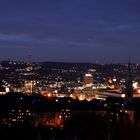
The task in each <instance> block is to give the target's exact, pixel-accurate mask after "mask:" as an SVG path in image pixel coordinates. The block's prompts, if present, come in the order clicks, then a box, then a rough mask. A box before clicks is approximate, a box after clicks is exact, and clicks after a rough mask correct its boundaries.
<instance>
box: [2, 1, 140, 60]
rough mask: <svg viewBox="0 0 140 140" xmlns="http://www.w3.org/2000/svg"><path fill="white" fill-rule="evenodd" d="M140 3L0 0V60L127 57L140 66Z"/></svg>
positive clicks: (119, 58) (125, 58) (122, 58)
mask: <svg viewBox="0 0 140 140" xmlns="http://www.w3.org/2000/svg"><path fill="white" fill-rule="evenodd" d="M139 5H140V2H139V0H133V1H132V0H113V1H112V0H59V1H58V0H40V1H39V0H28V1H27V0H24V1H23V0H21V1H19V0H12V1H11V0H3V1H1V3H0V17H1V18H0V48H1V51H0V59H6V58H7V56H10V57H11V58H13V59H16V58H17V59H19V58H20V56H21V58H22V59H24V57H25V52H28V50H31V51H32V53H33V54H34V60H38V61H40V60H48V61H55V60H57V61H59V60H60V61H76V62H77V61H84V62H85V61H86V62H94V61H95V60H96V59H100V60H104V61H105V62H113V61H114V63H117V62H124V61H127V59H128V57H129V56H130V55H131V56H132V58H133V59H134V61H136V62H139V51H140V47H139V46H140V39H139V36H140V16H139V15H140V8H139ZM7 50H11V51H8V53H7ZM12 50H13V51H12ZM23 50H24V51H23ZM15 52H16V53H15ZM17 52H19V53H17ZM22 52H24V53H22ZM39 52H40V53H39ZM19 54H20V55H19ZM110 58H111V59H110ZM25 59H26V58H25Z"/></svg>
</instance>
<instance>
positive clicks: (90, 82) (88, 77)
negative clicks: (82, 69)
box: [84, 73, 93, 88]
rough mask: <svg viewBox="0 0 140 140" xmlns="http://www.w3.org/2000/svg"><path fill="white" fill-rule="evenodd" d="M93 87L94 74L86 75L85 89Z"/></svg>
mask: <svg viewBox="0 0 140 140" xmlns="http://www.w3.org/2000/svg"><path fill="white" fill-rule="evenodd" d="M92 86H93V76H92V74H89V73H88V74H85V75H84V87H85V88H88V87H89V88H91V87H92Z"/></svg>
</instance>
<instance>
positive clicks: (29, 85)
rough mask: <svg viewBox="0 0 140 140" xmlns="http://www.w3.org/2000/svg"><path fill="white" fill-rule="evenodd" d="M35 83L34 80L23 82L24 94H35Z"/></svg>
mask: <svg viewBox="0 0 140 140" xmlns="http://www.w3.org/2000/svg"><path fill="white" fill-rule="evenodd" d="M35 86H36V81H35V80H28V81H25V93H26V94H29V95H31V94H32V93H33V92H35Z"/></svg>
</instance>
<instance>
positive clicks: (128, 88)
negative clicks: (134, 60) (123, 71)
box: [126, 60, 133, 98]
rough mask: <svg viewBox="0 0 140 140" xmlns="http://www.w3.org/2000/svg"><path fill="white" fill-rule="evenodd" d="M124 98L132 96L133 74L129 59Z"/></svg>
mask: <svg viewBox="0 0 140 140" xmlns="http://www.w3.org/2000/svg"><path fill="white" fill-rule="evenodd" d="M126 98H133V76H132V66H131V62H130V60H129V63H128V75H127V80H126Z"/></svg>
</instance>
